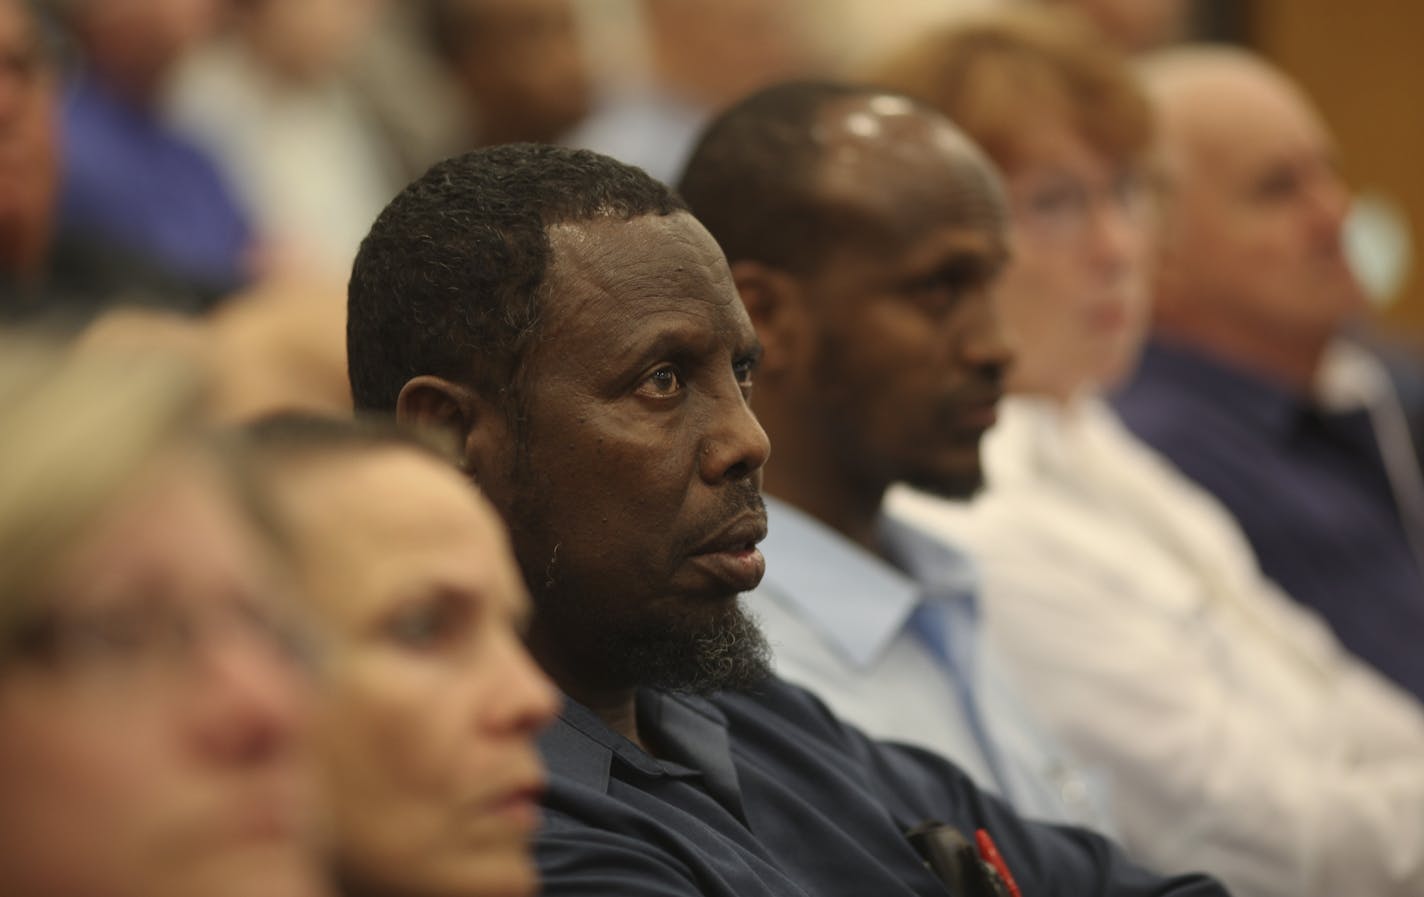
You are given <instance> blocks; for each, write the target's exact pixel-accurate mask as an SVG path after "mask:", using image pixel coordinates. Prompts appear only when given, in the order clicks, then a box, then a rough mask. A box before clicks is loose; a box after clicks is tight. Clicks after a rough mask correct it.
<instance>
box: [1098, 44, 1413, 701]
mask: <svg viewBox="0 0 1424 897" xmlns="http://www.w3.org/2000/svg"><path fill="white" fill-rule="evenodd" d="M1145 73H1146V76H1147V85H1148V87H1149V90H1150V91H1151V94H1152V96H1153V99H1154V100H1155V102H1156V104H1157V108H1158V110H1159V112H1160V115H1161V121H1162V132H1163V142H1164V158H1165V164H1166V165H1167V167H1168V171H1167V176H1168V181H1167V184H1168V193H1167V197H1166V201H1165V210H1164V214H1165V227H1164V239H1163V247H1162V253H1161V257H1160V260H1159V264H1158V266H1157V270H1156V279H1155V284H1154V288H1155V297H1154V298H1155V303H1156V304H1155V306H1154V315H1153V324H1154V339H1153V341H1152V342H1151V343H1150V344H1149V345H1148V348H1147V350H1146V353H1145V355H1144V358H1143V363H1142V366H1141V368H1140V370H1139V371H1138V373H1137V376H1136V377H1135V378H1134V379H1133V380H1132V382H1131V383H1129V384H1128V386H1127V387H1126V388H1125V390H1124V391H1123V392H1122V394H1121V395H1120V396H1119V398H1118V400H1117V408H1118V411H1119V412H1120V413H1121V414H1122V416H1123V418H1124V420H1126V422H1127V424H1128V426H1130V427H1131V428H1132V429H1133V431H1135V432H1136V433H1137V434H1138V435H1139V436H1140V437H1141V438H1142V439H1144V440H1146V441H1147V442H1148V443H1150V444H1152V445H1153V446H1154V447H1156V448H1157V449H1158V450H1159V451H1161V452H1162V453H1163V454H1164V455H1166V456H1167V457H1168V458H1170V459H1171V460H1172V462H1173V463H1175V464H1176V465H1177V466H1178V467H1180V468H1181V469H1182V471H1183V472H1185V473H1186V474H1187V475H1188V476H1189V477H1191V478H1192V479H1194V480H1196V481H1197V482H1198V483H1200V484H1201V485H1202V486H1203V487H1205V488H1206V489H1207V490H1208V491H1210V492H1211V493H1213V494H1214V495H1216V497H1217V498H1218V499H1220V501H1221V502H1222V503H1223V504H1225V505H1226V506H1227V507H1228V508H1229V509H1230V510H1231V512H1232V513H1233V514H1234V515H1235V516H1236V519H1237V520H1239V521H1240V523H1241V527H1242V529H1244V530H1245V532H1246V535H1247V537H1248V538H1249V539H1250V540H1251V544H1252V546H1253V547H1254V548H1255V551H1256V555H1257V557H1258V558H1259V559H1260V562H1261V567H1262V569H1263V570H1265V572H1266V574H1267V575H1268V576H1270V577H1271V578H1272V579H1274V580H1275V581H1276V582H1278V583H1280V585H1281V587H1282V588H1283V589H1284V590H1285V591H1286V592H1287V593H1289V594H1290V596H1291V597H1292V598H1295V599H1296V600H1297V601H1300V602H1301V603H1302V604H1304V605H1306V606H1307V607H1310V608H1313V609H1314V610H1316V611H1317V612H1319V613H1320V614H1321V615H1322V616H1323V617H1324V618H1325V619H1326V620H1327V621H1328V622H1329V623H1330V625H1331V627H1332V628H1334V630H1335V634H1336V635H1337V636H1338V637H1339V639H1340V641H1342V642H1343V643H1344V644H1345V646H1346V647H1347V648H1349V649H1350V650H1351V651H1353V652H1355V653H1356V654H1358V655H1359V656H1361V657H1363V658H1364V659H1365V660H1367V661H1369V662H1370V663H1372V664H1374V665H1375V666H1376V667H1377V668H1378V669H1379V670H1380V671H1381V672H1383V673H1384V674H1385V675H1386V676H1388V677H1390V678H1391V679H1393V680H1394V681H1395V682H1397V683H1399V684H1400V685H1402V686H1403V687H1404V688H1405V689H1407V690H1409V691H1411V692H1413V693H1414V695H1415V696H1416V697H1418V698H1421V699H1424V651H1421V650H1419V646H1420V642H1421V639H1424V601H1421V600H1420V597H1421V595H1424V566H1421V560H1424V489H1421V486H1420V470H1419V464H1418V461H1417V455H1416V453H1415V451H1414V446H1413V445H1412V442H1411V440H1410V437H1409V435H1408V431H1407V426H1406V425H1405V423H1404V420H1403V415H1402V411H1401V409H1400V406H1399V402H1398V400H1397V396H1396V395H1395V394H1394V391H1393V390H1392V388H1391V385H1390V383H1389V380H1388V376H1387V375H1386V373H1385V371H1384V369H1383V367H1382V365H1381V364H1380V363H1379V361H1378V359H1377V358H1376V357H1374V356H1373V355H1372V354H1370V353H1369V352H1368V351H1366V350H1364V349H1363V348H1361V347H1360V346H1359V345H1358V344H1354V343H1351V342H1349V341H1347V340H1346V339H1344V338H1343V331H1344V329H1345V328H1346V327H1347V326H1348V325H1349V324H1350V323H1351V322H1353V321H1355V320H1357V319H1359V318H1360V317H1362V316H1363V314H1364V312H1365V309H1366V306H1365V300H1364V297H1363V293H1362V291H1361V289H1360V288H1359V286H1358V284H1357V283H1356V281H1355V279H1354V277H1353V275H1352V274H1351V271H1350V268H1349V266H1348V265H1347V263H1346V259H1345V254H1344V250H1343V247H1342V241H1341V226H1342V223H1343V222H1344V220H1345V214H1346V211H1347V208H1348V206H1349V204H1350V195H1349V191H1348V189H1347V187H1346V186H1345V184H1344V183H1343V181H1342V180H1341V178H1340V175H1339V173H1338V171H1337V169H1336V167H1335V150H1334V147H1333V145H1332V143H1331V140H1330V137H1329V135H1328V134H1327V132H1326V129H1325V125H1324V124H1323V123H1322V122H1321V121H1320V118H1319V117H1318V115H1317V114H1316V112H1315V110H1314V109H1312V108H1311V106H1310V103H1309V101H1308V99H1307V98H1306V97H1305V96H1304V95H1303V94H1302V93H1301V91H1300V89H1299V88H1298V87H1297V86H1296V85H1294V84H1292V83H1291V82H1290V81H1289V80H1287V79H1286V77H1285V76H1284V75H1282V74H1281V73H1280V72H1278V71H1275V70H1274V69H1272V68H1270V67H1269V66H1268V65H1267V64H1266V63H1265V62H1263V61H1261V60H1259V59H1256V58H1254V57H1252V56H1250V55H1248V54H1246V53H1245V52H1244V51H1239V50H1230V49H1224V48H1218V49H1209V48H1185V49H1181V50H1176V51H1168V52H1167V54H1166V55H1163V56H1160V57H1157V58H1156V59H1155V60H1154V61H1153V62H1151V63H1149V64H1148V66H1147V68H1146V69H1145Z"/></svg>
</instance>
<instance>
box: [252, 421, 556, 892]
mask: <svg viewBox="0 0 1424 897" xmlns="http://www.w3.org/2000/svg"><path fill="white" fill-rule="evenodd" d="M245 435H246V437H247V442H248V443H249V445H250V447H251V448H252V450H253V451H254V453H255V459H256V460H257V461H258V462H259V464H260V469H261V470H262V477H263V479H264V481H265V483H266V485H267V486H268V487H270V491H271V495H272V497H273V499H274V500H275V510H276V511H277V512H278V513H279V519H281V520H282V521H284V522H285V524H286V526H287V531H288V533H289V534H290V536H291V539H292V547H293V549H294V554H295V558H296V561H297V569H298V570H299V572H300V574H301V582H302V584H303V586H304V587H305V588H304V591H305V594H306V596H307V598H308V600H309V601H310V605H311V608H312V610H313V611H314V612H315V614H316V616H317V617H318V618H320V620H321V621H322V622H323V623H324V624H325V626H326V630H327V633H328V641H327V643H326V645H325V648H326V651H325V663H324V665H323V672H324V678H323V682H322V684H323V688H322V692H321V699H320V710H319V712H318V714H317V718H318V720H319V724H318V726H317V733H316V734H317V742H318V744H319V745H320V748H321V756H322V761H323V770H324V782H325V785H326V794H327V797H328V802H329V805H330V808H331V816H332V824H333V836H332V847H333V849H334V855H335V860H336V869H337V872H338V875H337V878H338V879H339V881H340V883H341V888H342V892H343V894H345V895H347V897H526V895H531V894H533V893H535V891H536V890H537V876H536V873H535V869H534V864H533V859H532V857H531V854H530V843H529V842H530V839H531V837H532V835H533V830H534V827H535V825H536V824H537V822H538V818H539V817H538V812H537V809H536V805H537V800H538V794H539V791H540V790H541V789H542V786H543V781H544V774H543V770H542V766H541V764H540V762H539V758H538V755H537V753H536V751H535V747H534V736H535V734H536V733H537V732H538V730H539V729H541V728H543V726H545V725H546V724H547V723H549V722H550V721H552V719H553V716H554V713H555V711H556V709H557V706H558V704H557V696H556V693H555V691H554V687H553V685H552V684H551V683H550V682H549V681H548V680H547V679H546V678H545V677H544V675H543V674H542V673H541V672H539V670H538V668H537V667H536V666H535V665H534V662H533V660H532V659H531V658H530V657H529V655H528V654H527V653H526V652H525V649H524V646H523V644H522V643H521V642H520V640H519V634H520V631H521V630H522V629H523V626H524V624H525V622H526V619H527V617H528V614H529V598H528V596H527V594H526V593H525V590H524V585H523V582H522V581H521V579H520V577H519V572H518V569H517V568H516V567H515V564H514V558H513V555H512V554H511V553H510V548H509V543H508V540H507V538H506V536H505V533H504V529H503V526H502V524H501V523H500V522H499V519H498V518H497V517H496V516H495V514H494V512H493V511H492V510H491V509H490V507H489V505H488V504H486V502H485V501H484V499H483V498H481V497H480V495H479V494H478V492H476V491H475V490H474V489H473V488H472V487H471V485H470V484H469V482H468V481H466V480H465V479H464V478H463V477H462V476H461V474H460V473H459V472H458V471H457V470H456V469H455V466H454V465H453V463H451V458H452V456H451V454H450V453H448V452H445V451H442V450H440V449H438V448H435V447H433V446H434V444H433V443H431V444H426V443H422V442H420V441H418V440H416V439H415V438H414V437H412V436H411V435H409V434H406V433H404V432H402V431H400V430H397V429H396V428H395V427H394V425H392V424H377V423H375V422H371V421H363V422H351V421H342V420H331V419H322V418H311V417H301V416H284V417H277V418H269V419H267V420H264V421H261V422H259V423H258V424H256V425H254V426H252V427H250V428H248V430H247V431H246V433H245Z"/></svg>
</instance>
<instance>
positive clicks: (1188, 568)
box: [875, 10, 1424, 897]
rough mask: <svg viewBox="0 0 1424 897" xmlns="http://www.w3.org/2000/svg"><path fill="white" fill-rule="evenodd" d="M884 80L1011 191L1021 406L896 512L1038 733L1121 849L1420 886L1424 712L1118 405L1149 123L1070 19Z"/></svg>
mask: <svg viewBox="0 0 1424 897" xmlns="http://www.w3.org/2000/svg"><path fill="white" fill-rule="evenodd" d="M875 75H876V76H875V80H876V81H878V82H880V83H883V84H885V85H886V86H889V87H893V88H897V89H899V90H902V91H905V92H907V93H910V94H915V95H918V96H921V97H923V98H925V99H926V100H928V101H930V102H931V103H933V104H934V105H936V106H937V107H939V108H940V109H941V111H943V112H945V113H947V114H948V115H949V116H950V117H951V118H953V119H954V120H955V121H957V122H958V123H959V124H960V125H961V126H962V127H963V128H964V129H965V130H966V131H967V132H968V133H969V134H970V136H971V137H973V138H974V139H975V140H977V141H978V142H979V143H980V144H981V145H982V146H983V147H984V148H985V149H986V150H987V152H988V153H989V155H990V156H991V157H992V158H993V159H994V161H995V162H996V163H997V164H998V165H999V166H1000V168H1001V169H1002V170H1003V173H1004V176H1005V181H1006V185H1007V190H1008V198H1009V206H1010V215H1011V218H1012V230H1013V235H1014V244H1015V246H1014V255H1013V262H1012V264H1011V266H1010V269H1009V270H1008V271H1007V272H1006V273H1005V276H1004V278H1003V281H1002V284H1001V290H1000V295H999V299H1000V310H1001V313H1002V315H1003V317H1004V319H1005V322H1006V324H1007V325H1008V326H1009V328H1010V329H1011V330H1012V331H1013V332H1014V334H1015V335H1016V336H1017V340H1018V346H1017V349H1018V361H1017V363H1016V364H1015V366H1014V367H1013V369H1012V370H1011V371H1010V372H1009V374H1008V379H1007V387H1008V389H1009V391H1010V393H1012V396H1011V397H1010V398H1009V399H1007V400H1006V401H1005V402H1003V404H1002V406H1001V408H1000V411H999V422H998V424H997V426H996V428H995V429H994V430H993V431H992V432H991V433H990V434H989V436H988V438H987V439H986V442H985V445H984V452H985V468H986V474H987V488H986V489H985V491H984V492H983V493H982V494H981V495H980V496H979V497H978V498H977V499H976V500H975V501H973V502H972V503H971V504H968V505H955V504H952V503H948V502H945V501H942V500H939V499H934V498H930V497H928V496H926V495H923V494H920V493H915V492H912V491H910V490H902V491H900V492H899V493H898V494H897V495H895V496H893V497H892V499H891V505H890V506H891V508H892V513H894V514H899V515H903V516H905V517H907V518H909V519H911V520H913V521H915V522H917V523H920V524H921V525H924V526H926V527H928V528H930V529H938V530H939V531H940V532H941V533H944V534H945V535H948V536H952V537H953V538H954V539H955V540H956V541H957V542H959V543H961V544H965V545H968V546H970V547H971V548H973V549H974V550H975V552H976V555H977V557H978V559H979V561H980V565H981V574H982V577H983V584H984V590H983V596H984V608H985V615H986V621H987V627H988V630H989V632H990V634H991V637H993V638H995V639H996V640H997V642H998V645H999V647H1000V648H1001V650H1002V652H1003V654H1004V656H1005V657H1006V658H1008V659H1009V660H1010V662H1011V663H1012V664H1013V665H1014V668H1015V672H1016V673H1018V674H1019V676H1020V678H1021V680H1022V682H1021V684H1022V685H1023V686H1024V689H1023V691H1024V694H1025V695H1026V696H1028V697H1029V698H1031V699H1033V700H1035V701H1036V709H1037V710H1038V711H1039V713H1040V714H1041V717H1042V719H1043V720H1044V721H1045V722H1047V723H1048V724H1050V725H1051V726H1052V727H1053V728H1055V729H1056V730H1057V734H1058V735H1059V736H1060V737H1061V738H1063V740H1064V741H1065V742H1067V744H1068V746H1069V747H1070V748H1072V749H1074V750H1075V751H1076V752H1077V753H1078V755H1079V756H1080V757H1081V758H1082V759H1083V760H1085V761H1087V762H1089V763H1094V764H1096V765H1098V766H1099V767H1101V768H1104V769H1106V770H1108V771H1109V773H1110V774H1111V782H1110V787H1109V791H1110V793H1111V795H1112V801H1113V807H1112V809H1113V811H1114V816H1115V818H1116V820H1117V822H1118V825H1119V828H1120V830H1121V831H1122V833H1123V839H1124V842H1125V844H1126V846H1127V847H1128V848H1129V849H1130V850H1131V851H1132V852H1133V853H1135V854H1136V856H1137V858H1139V859H1140V860H1142V861H1144V862H1146V863H1149V864H1152V865H1156V866H1158V867H1161V868H1163V869H1165V870H1175V869H1185V868H1203V869H1205V870H1207V871H1209V872H1212V873H1214V874H1216V875H1217V876H1219V877H1220V878H1222V879H1223V880H1224V881H1225V882H1226V883H1227V885H1228V886H1229V887H1230V888H1231V890H1232V892H1233V893H1236V894H1240V895H1245V897H1285V895H1325V894H1331V893H1345V892H1349V893H1361V894H1363V893H1369V894H1375V895H1404V894H1418V893H1421V888H1424V846H1421V845H1424V822H1421V816H1420V813H1419V807H1420V806H1424V708H1421V707H1420V705H1419V704H1418V703H1417V702H1415V701H1414V700H1412V699H1411V698H1410V697H1409V696H1408V695H1406V694H1404V693H1403V692H1402V691H1400V690H1399V689H1398V688H1396V687H1395V686H1393V685H1392V684H1391V683H1388V682H1386V681H1384V680H1383V679H1381V678H1380V677H1379V676H1377V675H1375V674H1374V673H1373V672H1372V671H1371V670H1369V669H1367V668H1366V667H1364V666H1363V665H1362V664H1361V663H1360V662H1359V661H1358V660H1357V659H1355V658H1354V657H1353V656H1351V655H1348V654H1347V653H1345V652H1344V651H1343V649H1342V648H1341V647H1340V645H1339V644H1338V643H1337V642H1336V641H1335V639H1334V638H1333V637H1332V636H1331V635H1330V633H1329V631H1328V630H1327V629H1326V628H1325V627H1324V626H1322V625H1321V623H1320V621H1319V620H1318V619H1317V618H1316V617H1315V616H1314V615H1313V614H1311V613H1310V612H1309V611H1307V610H1304V609H1302V608H1301V607H1300V606H1298V605H1296V604H1295V603H1293V602H1292V601H1291V600H1290V599H1289V598H1287V597H1286V596H1285V595H1284V594H1283V593H1282V592H1281V591H1280V589H1279V588H1278V587H1277V586H1276V585H1275V584H1274V583H1272V582H1270V581H1269V580H1267V579H1266V578H1265V577H1264V576H1263V575H1262V573H1261V572H1260V569H1259V567H1258V565H1257V563H1256V559H1255V557H1254V555H1253V554H1252V552H1251V549H1250V547H1249V545H1248V543H1247V542H1246V540H1245V538H1244V536H1243V535H1242V533H1241V531H1240V528H1239V527H1238V526H1237V524H1236V522H1235V521H1234V519H1233V518H1232V517H1231V516H1230V515H1229V514H1228V513H1227V512H1226V511H1225V509H1224V508H1222V507H1221V506H1220V505H1219V504H1217V503H1216V502H1215V501H1214V500H1213V499H1212V498H1210V497H1209V496H1208V495H1207V494H1206V493H1204V492H1202V491H1201V490H1200V489H1199V488H1197V487H1195V486H1194V485H1192V484H1191V483H1189V482H1188V481H1187V480H1185V479H1184V478H1183V477H1182V476H1181V475H1180V474H1179V473H1177V472H1176V470H1175V469H1173V468H1172V467H1171V466H1170V464H1168V463H1167V462H1165V461H1164V460H1163V459H1162V458H1161V457H1160V456H1158V455H1157V454H1155V453H1154V452H1153V451H1152V450H1151V449H1149V448H1148V447H1147V446H1146V445H1144V444H1143V443H1142V442H1140V441H1139V440H1137V439H1136V438H1135V437H1133V436H1132V435H1130V433H1129V432H1128V431H1127V430H1126V429H1125V428H1124V427H1123V426H1122V425H1121V423H1120V422H1119V420H1118V419H1117V418H1116V416H1115V415H1114V413H1113V412H1112V411H1111V409H1110V408H1109V407H1108V405H1107V404H1106V403H1105V402H1104V401H1103V400H1102V397H1101V396H1102V392H1103V391H1104V390H1106V389H1109V388H1111V387H1113V386H1114V385H1115V384H1117V383H1118V382H1119V381H1120V380H1121V379H1123V377H1124V376H1125V375H1126V374H1127V373H1129V372H1130V371H1131V369H1132V367H1133V365H1134V363H1135V361H1136V358H1137V353H1138V350H1139V348H1140V345H1141V342H1142V339H1143V330H1144V324H1145V320H1146V316H1147V294H1146V272H1147V269H1148V264H1149V261H1150V255H1151V253H1152V251H1153V246H1152V244H1153V229H1154V226H1155V221H1154V199H1153V192H1152V190H1151V189H1150V179H1149V178H1148V176H1147V174H1148V172H1149V165H1148V159H1149V152H1150V148H1151V139H1152V132H1153V127H1152V119H1151V115H1150V110H1149V107H1148V103H1147V100H1146V99H1145V97H1144V95H1143V94H1142V92H1141V90H1140V89H1139V88H1138V87H1137V86H1136V84H1135V83H1134V81H1133V78H1132V76H1131V74H1130V73H1129V71H1128V70H1127V68H1126V67H1125V64H1124V63H1123V62H1122V61H1121V60H1120V59H1118V58H1117V57H1115V56H1114V54H1113V52H1112V51H1111V50H1110V49H1108V48H1107V47H1106V45H1104V44H1102V43H1101V41H1099V40H1098V39H1096V38H1094V37H1093V36H1092V34H1091V33H1090V32H1088V31H1086V30H1085V29H1084V28H1083V27H1081V26H1080V23H1076V22H1074V21H1072V20H1070V19H1067V18H1063V17H1059V16H1057V15H1052V14H1050V13H1048V12H1046V11H1043V10H1039V11H1037V12H1032V11H1027V10H1025V11H1022V12H1021V13H1020V14H1015V15H1002V16H996V17H991V18H988V19H983V20H975V21H969V22H965V23H962V24H959V25H956V26H952V27H950V28H949V29H948V30H945V31H941V32H938V33H935V34H932V35H929V36H927V37H926V38H925V39H924V40H923V41H922V42H921V43H920V44H919V45H918V46H916V47H913V48H910V49H908V50H906V51H904V52H903V53H901V54H900V55H898V56H897V57H895V58H893V59H890V60H887V61H886V62H885V63H884V64H883V66H882V67H881V68H880V70H879V71H878V72H876V73H875Z"/></svg>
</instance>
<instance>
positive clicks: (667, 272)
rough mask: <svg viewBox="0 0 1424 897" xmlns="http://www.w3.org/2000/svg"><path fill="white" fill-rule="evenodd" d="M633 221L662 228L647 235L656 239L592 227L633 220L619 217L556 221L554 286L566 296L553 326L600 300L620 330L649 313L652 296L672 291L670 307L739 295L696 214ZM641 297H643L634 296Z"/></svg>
mask: <svg viewBox="0 0 1424 897" xmlns="http://www.w3.org/2000/svg"><path fill="white" fill-rule="evenodd" d="M634 221H642V222H649V223H652V224H653V226H654V228H655V232H654V234H651V235H647V236H650V237H652V238H653V240H647V239H644V240H632V239H612V238H610V236H611V235H610V234H609V233H605V234H597V233H591V232H590V231H592V230H595V229H598V230H602V229H604V228H609V227H612V228H617V227H623V226H629V227H631V226H633V224H634V222H633V221H629V222H624V221H620V220H617V219H607V220H605V221H599V222H595V223H592V224H593V225H594V226H593V227H589V226H588V225H589V224H590V222H582V223H579V224H561V225H554V226H553V227H551V228H550V229H549V238H550V243H551V245H552V246H553V248H554V253H553V263H552V264H551V266H550V277H549V284H548V286H549V287H550V288H551V289H552V290H553V291H554V292H555V293H556V294H557V295H558V297H559V298H558V300H557V305H558V308H559V311H558V313H557V314H555V315H553V316H552V317H551V321H550V322H549V327H548V331H547V332H548V333H551V334H552V333H557V332H558V331H559V325H560V323H561V322H566V321H568V320H570V319H572V318H573V317H575V316H577V315H579V314H580V313H581V312H584V311H588V310H590V309H591V307H594V306H596V312H597V313H598V314H599V315H600V316H603V317H605V318H606V319H608V320H609V321H610V327H609V329H610V330H613V329H614V325H617V324H622V323H624V322H627V321H628V320H629V319H631V318H634V317H637V318H643V317H647V316H648V315H649V314H650V311H649V309H648V308H647V307H646V306H647V301H648V300H650V299H657V298H662V299H665V300H666V302H667V303H668V306H669V307H668V309H667V311H670V312H672V311H678V312H684V313H687V312H692V311H694V310H695V309H696V307H697V306H705V305H709V304H710V305H714V306H724V305H728V304H730V303H732V302H734V301H740V300H739V299H738V297H737V294H736V291H735V289H733V288H732V285H731V273H730V271H729V270H728V269H727V265H726V262H725V260H724V259H723V257H722V254H721V251H720V250H719V249H718V248H717V246H716V244H715V242H713V241H712V239H711V237H710V236H707V237H706V238H705V239H704V240H698V239H695V237H696V235H697V233H698V230H700V226H698V227H697V228H696V229H694V228H693V227H691V226H689V225H690V224H692V223H694V219H692V218H691V217H690V216H686V215H684V214H682V213H679V215H674V216H668V217H667V218H661V217H660V218H657V219H656V220H655V221H649V219H648V218H646V217H645V218H643V219H634ZM703 233H704V235H705V232H703ZM627 236H632V235H631V234H627ZM654 240H655V241H656V242H654ZM635 297H636V299H637V300H639V301H633V299H634V298H635ZM689 300H691V301H689ZM618 329H619V330H621V329H622V328H618Z"/></svg>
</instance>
